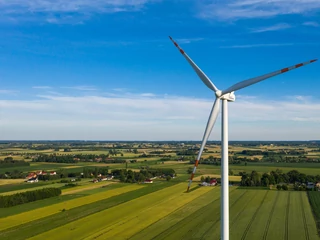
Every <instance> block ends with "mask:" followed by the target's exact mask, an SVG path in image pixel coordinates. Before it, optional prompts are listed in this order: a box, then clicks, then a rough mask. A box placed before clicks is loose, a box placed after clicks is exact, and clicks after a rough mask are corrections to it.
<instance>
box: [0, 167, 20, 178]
mask: <svg viewBox="0 0 320 240" xmlns="http://www.w3.org/2000/svg"><path fill="white" fill-rule="evenodd" d="M25 177H26V174H25V173H24V172H22V171H19V170H17V169H15V170H13V171H11V172H8V171H6V172H5V173H0V179H19V178H25Z"/></svg>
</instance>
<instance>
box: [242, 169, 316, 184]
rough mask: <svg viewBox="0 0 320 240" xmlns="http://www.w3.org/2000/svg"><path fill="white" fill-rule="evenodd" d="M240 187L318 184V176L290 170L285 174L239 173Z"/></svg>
mask: <svg viewBox="0 0 320 240" xmlns="http://www.w3.org/2000/svg"><path fill="white" fill-rule="evenodd" d="M239 175H240V176H241V183H240V184H241V186H266V187H267V186H269V185H275V184H279V183H286V184H289V183H291V184H295V183H306V182H313V183H314V182H318V181H320V175H316V176H313V175H306V174H304V173H300V172H299V171H297V170H292V171H290V172H287V173H283V172H282V170H279V169H277V170H276V171H271V172H270V173H263V174H262V175H261V174H260V173H258V172H257V171H252V172H251V173H246V172H240V173H239Z"/></svg>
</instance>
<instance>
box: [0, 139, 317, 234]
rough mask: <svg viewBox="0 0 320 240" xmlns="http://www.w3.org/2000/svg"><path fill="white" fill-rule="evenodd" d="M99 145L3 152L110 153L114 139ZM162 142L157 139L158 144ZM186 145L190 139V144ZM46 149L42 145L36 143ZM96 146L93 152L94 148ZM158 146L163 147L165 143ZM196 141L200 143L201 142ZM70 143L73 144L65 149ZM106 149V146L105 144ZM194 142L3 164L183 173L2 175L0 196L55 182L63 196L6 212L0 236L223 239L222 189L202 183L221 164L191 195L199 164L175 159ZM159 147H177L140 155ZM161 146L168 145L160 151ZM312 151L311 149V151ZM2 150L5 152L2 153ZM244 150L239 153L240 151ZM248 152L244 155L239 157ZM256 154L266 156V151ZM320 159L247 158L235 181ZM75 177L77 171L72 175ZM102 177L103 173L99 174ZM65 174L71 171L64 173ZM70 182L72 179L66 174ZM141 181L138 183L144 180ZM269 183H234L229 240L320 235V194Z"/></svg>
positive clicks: (205, 169) (212, 151)
mask: <svg viewBox="0 0 320 240" xmlns="http://www.w3.org/2000/svg"><path fill="white" fill-rule="evenodd" d="M98 145H99V144H96V143H94V144H93V145H92V148H90V147H86V148H84V149H81V146H79V147H78V146H77V145H73V147H71V148H72V151H71V152H63V148H64V147H66V146H67V145H63V144H62V145H61V146H60V151H59V152H54V150H53V149H52V150H29V149H23V148H18V147H11V148H7V149H2V150H1V151H0V154H2V153H3V154H2V155H1V157H0V160H1V159H3V158H4V157H5V156H9V155H8V152H10V151H12V152H15V153H20V155H14V159H22V158H23V157H24V154H25V153H28V154H37V153H44V154H52V153H58V154H61V155H65V154H108V152H109V151H108V150H103V149H104V148H105V147H110V149H111V148H114V147H113V143H112V144H111V143H110V144H101V145H99V146H98ZM155 145H156V144H155ZM186 145H187V144H186ZM34 146H41V144H33V147H34ZM97 146H98V147H99V148H98V149H97V150H91V149H93V147H97ZM159 146H160V144H159ZM193 146H197V147H199V144H194V145H192V147H193ZM67 147H68V146H67ZM102 147H103V148H102ZM189 147H191V144H190V145H188V146H185V147H184V148H183V147H179V146H176V145H173V144H172V145H170V144H163V145H162V146H161V147H154V146H153V145H152V144H151V143H148V144H140V143H136V144H131V147H130V148H131V149H132V148H139V149H138V151H139V153H138V154H134V153H132V152H127V148H119V149H118V151H119V152H121V153H122V154H123V156H121V155H120V154H118V156H117V158H120V159H128V160H129V159H136V160H137V161H138V162H136V163H131V162H128V163H127V164H125V163H121V164H110V163H101V162H94V160H93V161H91V162H89V161H88V162H79V163H76V164H65V163H42V162H31V158H29V159H28V160H27V161H29V162H30V166H26V167H10V168H2V169H0V173H4V172H6V171H8V172H10V171H14V170H18V171H22V172H24V173H27V172H30V171H36V170H46V171H49V170H56V171H57V172H58V171H59V170H60V169H63V171H62V172H67V173H71V172H73V173H77V174H78V175H77V176H79V175H80V172H82V170H83V168H84V167H90V168H94V167H96V166H97V167H102V166H103V167H105V166H108V167H109V173H110V172H111V170H113V169H119V168H125V167H127V169H128V170H132V171H136V172H137V171H140V170H141V169H148V168H155V169H157V168H172V169H174V170H175V172H176V173H177V177H176V178H172V179H171V180H170V181H166V179H160V178H157V179H155V180H154V183H152V184H138V183H122V182H121V183H120V182H119V180H111V181H103V182H99V183H92V181H91V180H92V178H93V176H92V178H89V177H90V176H89V175H86V177H88V178H82V180H81V181H79V182H76V183H77V184H78V186H75V187H66V186H65V183H60V180H61V179H57V180H50V181H46V182H43V181H41V182H38V183H19V181H23V179H19V180H15V179H4V180H0V195H11V194H14V193H18V192H23V191H29V190H35V189H40V188H46V187H57V188H60V189H61V190H62V194H61V195H60V196H58V197H52V198H48V199H43V200H39V201H35V202H29V203H26V204H22V205H17V206H14V207H10V208H2V209H1V210H0V239H1V240H12V239H14V240H24V239H32V240H36V239H41V240H42V239H57V240H60V239H87V240H88V239H112V240H115V239H116V240H117V239H132V240H144V239H155V240H156V239H159V240H160V239H161V240H162V239H173V240H176V239H219V237H220V191H221V188H220V186H216V187H200V186H198V184H199V181H200V179H201V176H203V177H206V176H211V177H214V178H219V177H220V172H221V171H220V169H221V166H219V165H214V164H211V165H206V164H201V162H200V164H199V166H198V168H197V172H196V175H195V178H194V183H193V184H192V187H191V191H190V192H189V193H187V192H186V188H187V180H188V178H189V177H190V174H188V173H187V172H188V169H189V168H191V169H192V167H193V164H190V163H189V160H188V159H190V157H191V156H190V155H189V156H187V160H186V161H177V159H178V158H179V157H180V155H178V154H176V152H172V151H181V150H183V149H188V148H189ZM284 148H286V149H288V148H289V149H293V150H294V149H296V148H298V147H295V146H290V147H289V146H271V145H264V146H262V145H261V146H259V145H257V146H246V145H245V146H232V145H231V146H230V151H233V152H238V153H239V152H240V151H243V150H248V149H251V150H257V149H260V150H261V149H268V150H281V149H284ZM300 148H303V149H305V150H306V151H307V152H308V153H307V155H310V156H318V155H320V152H319V151H320V149H319V151H312V150H314V148H311V147H310V148H308V147H303V146H301V147H300ZM100 149H102V150H100ZM161 149H166V150H172V151H171V152H170V153H165V154H163V155H168V154H170V155H172V158H170V159H166V158H164V159H163V155H161V156H157V157H153V156H151V157H146V158H144V157H138V156H139V155H140V154H142V153H144V152H146V153H150V152H152V151H155V150H157V151H160V150H161ZM161 151H162V150H161ZM311 151H312V152H311ZM1 152H2V153H1ZM240 155H241V154H240ZM209 156H215V157H219V156H220V146H218V145H213V144H212V145H210V146H208V151H207V152H205V153H204V154H203V157H205V158H206V157H209ZM241 157H242V155H241ZM252 157H257V158H258V159H261V158H262V155H256V156H252ZM318 166H320V163H317V162H310V163H307V162H300V163H290V162H279V163H274V162H262V161H261V162H252V161H250V160H249V161H247V162H246V163H245V162H243V161H242V162H240V163H235V164H230V165H229V168H230V169H231V170H232V171H233V173H234V176H229V180H230V181H232V182H236V183H239V181H241V176H239V175H238V173H239V172H247V173H250V172H251V171H253V170H255V171H257V172H259V173H261V174H262V173H265V172H270V171H275V170H277V169H280V170H282V171H283V172H289V171H291V170H293V169H295V170H298V171H299V172H300V173H305V174H307V175H320V170H319V167H318ZM73 176H74V175H73ZM96 176H97V175H96ZM64 177H65V176H64ZM65 179H66V178H65ZM139 181H140V180H139ZM271 189H272V190H270V189H269V188H267V187H262V186H257V187H243V186H240V187H238V186H232V187H230V219H229V220H230V239H232V240H237V239H241V240H244V239H248V240H260V239H263V240H267V239H268V240H269V239H270V240H282V239H284V240H302V239H308V240H320V238H319V235H318V232H320V207H319V206H320V192H315V191H312V192H306V191H293V186H289V189H290V190H288V191H284V190H281V191H278V190H276V188H275V186H273V187H272V188H271Z"/></svg>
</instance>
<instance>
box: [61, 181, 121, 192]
mask: <svg viewBox="0 0 320 240" xmlns="http://www.w3.org/2000/svg"><path fill="white" fill-rule="evenodd" d="M114 183H117V182H105V181H103V182H98V183H95V184H92V183H89V184H86V185H81V186H77V187H73V188H66V189H63V190H62V194H74V193H78V192H82V191H85V190H90V189H95V188H101V187H102V186H107V185H110V184H114Z"/></svg>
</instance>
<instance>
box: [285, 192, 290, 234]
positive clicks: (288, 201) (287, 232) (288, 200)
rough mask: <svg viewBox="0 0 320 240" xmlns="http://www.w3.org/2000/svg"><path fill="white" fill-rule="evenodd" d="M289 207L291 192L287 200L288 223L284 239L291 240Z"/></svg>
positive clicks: (286, 223)
mask: <svg viewBox="0 0 320 240" xmlns="http://www.w3.org/2000/svg"><path fill="white" fill-rule="evenodd" d="M289 205H290V192H289V194H288V199H287V208H286V222H285V233H284V234H285V235H284V239H286V240H289Z"/></svg>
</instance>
